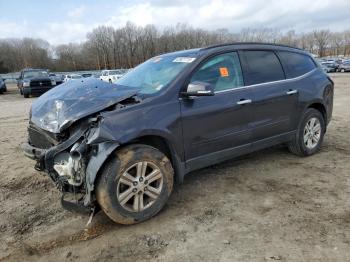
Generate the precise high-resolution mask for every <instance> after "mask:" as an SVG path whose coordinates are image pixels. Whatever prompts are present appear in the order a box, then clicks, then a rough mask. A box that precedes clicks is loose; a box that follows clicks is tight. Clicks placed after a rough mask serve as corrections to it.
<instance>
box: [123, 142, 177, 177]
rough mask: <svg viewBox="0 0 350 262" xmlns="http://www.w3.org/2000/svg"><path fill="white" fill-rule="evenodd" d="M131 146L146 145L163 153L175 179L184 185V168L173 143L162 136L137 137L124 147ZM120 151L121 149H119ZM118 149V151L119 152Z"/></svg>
mask: <svg viewBox="0 0 350 262" xmlns="http://www.w3.org/2000/svg"><path fill="white" fill-rule="evenodd" d="M130 144H144V145H148V146H152V147H154V148H156V149H158V150H159V151H161V152H162V153H163V154H164V155H166V156H167V157H168V158H169V160H170V162H171V164H172V166H173V168H174V171H175V174H174V176H175V177H174V178H175V182H176V183H182V182H183V177H184V167H183V164H182V162H181V160H180V157H179V156H178V154H177V152H176V150H175V148H174V147H173V145H172V143H171V142H170V141H169V140H168V139H167V138H165V137H163V136H160V135H143V136H139V137H136V138H134V139H132V140H131V141H129V142H128V143H126V144H123V145H122V146H126V145H130ZM118 149H119V148H118ZM118 149H117V150H118Z"/></svg>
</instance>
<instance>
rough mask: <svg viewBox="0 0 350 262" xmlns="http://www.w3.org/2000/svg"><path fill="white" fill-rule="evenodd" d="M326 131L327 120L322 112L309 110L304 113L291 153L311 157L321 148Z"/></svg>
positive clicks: (289, 146)
mask: <svg viewBox="0 0 350 262" xmlns="http://www.w3.org/2000/svg"><path fill="white" fill-rule="evenodd" d="M325 131H326V124H325V119H324V117H323V115H322V114H321V112H320V111H318V110H316V109H313V108H309V109H307V111H306V112H305V113H304V115H303V117H302V119H301V122H300V124H299V128H298V130H297V132H296V134H295V137H294V138H293V140H292V141H291V142H290V143H289V144H288V148H289V151H291V152H292V153H293V154H296V155H298V156H310V155H313V154H315V153H316V152H318V151H319V150H320V148H321V145H322V142H323V137H324V134H325Z"/></svg>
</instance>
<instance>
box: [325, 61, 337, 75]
mask: <svg viewBox="0 0 350 262" xmlns="http://www.w3.org/2000/svg"><path fill="white" fill-rule="evenodd" d="M321 65H322V66H324V67H326V68H327V70H328V71H327V73H332V72H337V70H338V66H339V65H338V63H336V62H330V61H327V62H322V63H321Z"/></svg>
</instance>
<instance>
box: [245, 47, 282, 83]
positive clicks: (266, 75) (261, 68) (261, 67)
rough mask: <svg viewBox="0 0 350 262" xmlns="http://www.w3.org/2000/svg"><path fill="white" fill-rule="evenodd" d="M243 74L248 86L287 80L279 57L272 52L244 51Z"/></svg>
mask: <svg viewBox="0 0 350 262" xmlns="http://www.w3.org/2000/svg"><path fill="white" fill-rule="evenodd" d="M242 53H243V54H244V57H245V66H243V72H244V76H245V80H246V84H247V85H255V84H261V83H266V82H272V81H278V80H282V79H285V76H284V72H283V69H282V66H281V63H280V61H279V59H278V57H277V56H276V55H275V53H274V52H272V51H243V52H242Z"/></svg>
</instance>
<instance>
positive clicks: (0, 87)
mask: <svg viewBox="0 0 350 262" xmlns="http://www.w3.org/2000/svg"><path fill="white" fill-rule="evenodd" d="M4 92H7V87H6V84H5V80H4V79H2V78H1V77H0V94H2V93H4Z"/></svg>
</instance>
